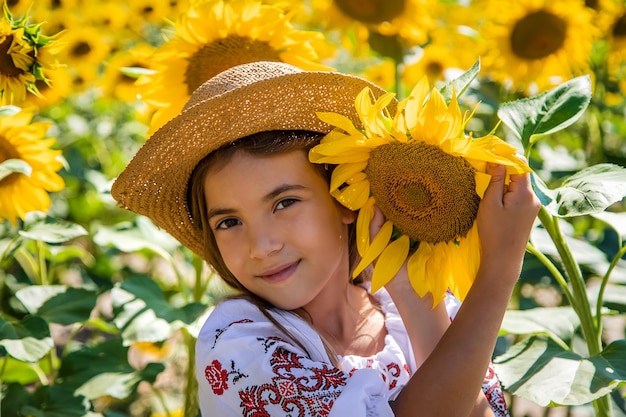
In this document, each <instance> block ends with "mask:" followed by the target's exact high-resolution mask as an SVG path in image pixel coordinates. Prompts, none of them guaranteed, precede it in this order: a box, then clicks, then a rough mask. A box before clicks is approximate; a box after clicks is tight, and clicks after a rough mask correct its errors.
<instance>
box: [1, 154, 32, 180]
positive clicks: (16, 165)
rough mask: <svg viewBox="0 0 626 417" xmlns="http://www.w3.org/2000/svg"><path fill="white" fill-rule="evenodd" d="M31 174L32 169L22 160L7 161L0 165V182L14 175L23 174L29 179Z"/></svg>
mask: <svg viewBox="0 0 626 417" xmlns="http://www.w3.org/2000/svg"><path fill="white" fill-rule="evenodd" d="M32 172H33V168H32V167H31V166H30V165H29V164H28V162H26V161H24V160H22V159H7V160H6V161H4V162H2V163H0V181H2V180H3V179H4V178H6V177H8V176H9V175H11V174H15V173H17V174H24V175H26V176H27V177H30V174H31V173H32Z"/></svg>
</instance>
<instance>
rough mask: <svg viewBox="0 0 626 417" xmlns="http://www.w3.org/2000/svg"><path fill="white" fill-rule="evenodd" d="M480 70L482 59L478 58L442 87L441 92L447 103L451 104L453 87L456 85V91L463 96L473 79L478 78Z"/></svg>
mask: <svg viewBox="0 0 626 417" xmlns="http://www.w3.org/2000/svg"><path fill="white" fill-rule="evenodd" d="M479 71H480V59H478V60H477V61H476V62H475V63H474V65H472V67H471V68H470V69H468V70H467V71H465V72H464V73H463V74H461V75H460V76H458V77H457V78H455V79H454V80H452V81H450V82H449V83H447V84H446V85H444V86H443V87H441V89H440V90H439V92H440V93H441V95H442V96H443V99H444V100H445V101H446V104H450V100H452V87H454V92H455V93H456V96H457V97H461V96H462V95H463V93H464V92H465V90H467V88H468V87H469V86H470V84H471V83H472V81H474V80H475V79H476V77H477V76H478V72H479Z"/></svg>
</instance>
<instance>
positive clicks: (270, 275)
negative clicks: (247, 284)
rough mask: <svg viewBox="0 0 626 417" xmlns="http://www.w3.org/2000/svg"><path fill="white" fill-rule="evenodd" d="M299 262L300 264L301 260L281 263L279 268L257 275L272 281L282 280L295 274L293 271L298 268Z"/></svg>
mask: <svg viewBox="0 0 626 417" xmlns="http://www.w3.org/2000/svg"><path fill="white" fill-rule="evenodd" d="M299 264H300V261H297V262H293V263H291V264H287V265H281V266H279V267H277V268H273V269H271V270H269V271H266V272H264V273H263V274H261V275H257V276H258V277H259V278H262V279H264V280H266V281H269V282H271V283H278V282H282V281H285V280H286V279H288V278H289V277H291V276H292V275H293V273H294V272H295V271H296V269H297V268H298V265H299Z"/></svg>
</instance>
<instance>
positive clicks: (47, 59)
mask: <svg viewBox="0 0 626 417" xmlns="http://www.w3.org/2000/svg"><path fill="white" fill-rule="evenodd" d="M28 19H29V16H24V17H21V18H19V19H16V18H14V17H13V15H12V14H11V12H10V11H9V9H8V7H7V6H6V4H5V6H4V19H2V20H0V95H1V97H2V100H1V101H2V104H16V105H19V104H21V103H22V102H23V101H24V100H25V98H26V95H27V93H32V94H35V95H37V94H39V91H38V89H37V85H36V83H37V81H42V82H44V83H48V82H49V79H48V78H46V76H45V74H44V73H45V70H49V69H51V68H52V67H53V66H54V65H55V59H54V57H53V56H52V55H51V54H50V53H49V52H50V48H52V41H53V37H50V36H44V35H43V34H42V33H41V24H31V23H29V22H28Z"/></svg>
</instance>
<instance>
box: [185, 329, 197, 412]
mask: <svg viewBox="0 0 626 417" xmlns="http://www.w3.org/2000/svg"><path fill="white" fill-rule="evenodd" d="M182 332H183V336H184V341H185V345H186V347H187V358H188V359H187V373H186V374H187V381H186V389H185V404H184V407H185V408H184V410H185V413H184V415H185V416H196V415H198V403H197V398H198V381H197V380H196V372H195V369H196V354H195V345H196V340H195V338H194V337H193V336H192V335H191V334H190V333H189V331H188V330H187V329H186V328H183V329H182Z"/></svg>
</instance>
